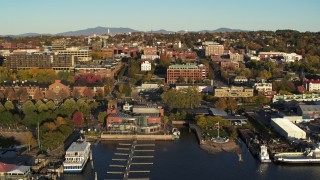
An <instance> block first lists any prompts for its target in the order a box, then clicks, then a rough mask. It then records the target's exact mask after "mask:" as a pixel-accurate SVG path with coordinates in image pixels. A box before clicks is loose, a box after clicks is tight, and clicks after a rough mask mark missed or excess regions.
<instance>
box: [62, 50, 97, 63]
mask: <svg viewBox="0 0 320 180" xmlns="http://www.w3.org/2000/svg"><path fill="white" fill-rule="evenodd" d="M56 52H57V53H58V54H59V55H66V56H73V57H74V60H75V61H79V62H88V61H92V52H91V50H88V49H85V48H83V49H81V48H78V47H72V48H67V49H66V50H57V51H56Z"/></svg>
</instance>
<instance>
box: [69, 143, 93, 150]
mask: <svg viewBox="0 0 320 180" xmlns="http://www.w3.org/2000/svg"><path fill="white" fill-rule="evenodd" d="M87 146H90V143H88V142H73V143H72V144H71V146H70V147H69V148H68V150H67V152H79V151H84V150H85V149H86V147H87Z"/></svg>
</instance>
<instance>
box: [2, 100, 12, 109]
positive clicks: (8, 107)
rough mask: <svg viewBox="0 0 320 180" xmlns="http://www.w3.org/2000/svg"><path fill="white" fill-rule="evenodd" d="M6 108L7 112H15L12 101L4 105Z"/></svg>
mask: <svg viewBox="0 0 320 180" xmlns="http://www.w3.org/2000/svg"><path fill="white" fill-rule="evenodd" d="M4 107H5V108H6V110H7V111H13V110H14V105H13V103H12V101H6V102H5V103H4Z"/></svg>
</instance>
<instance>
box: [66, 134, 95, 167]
mask: <svg viewBox="0 0 320 180" xmlns="http://www.w3.org/2000/svg"><path fill="white" fill-rule="evenodd" d="M89 156H90V143H89V142H86V141H84V140H78V141H76V142H73V143H72V144H71V146H70V147H69V148H68V150H67V151H66V155H65V161H64V162H63V170H64V172H65V173H81V172H82V170H83V168H84V167H85V165H86V163H87V161H88V159H89Z"/></svg>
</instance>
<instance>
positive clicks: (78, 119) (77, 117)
mask: <svg viewBox="0 0 320 180" xmlns="http://www.w3.org/2000/svg"><path fill="white" fill-rule="evenodd" d="M72 119H73V123H74V124H75V125H76V126H80V125H81V124H82V123H83V122H84V117H83V114H82V112H80V111H77V112H75V113H74V115H73V118H72Z"/></svg>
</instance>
